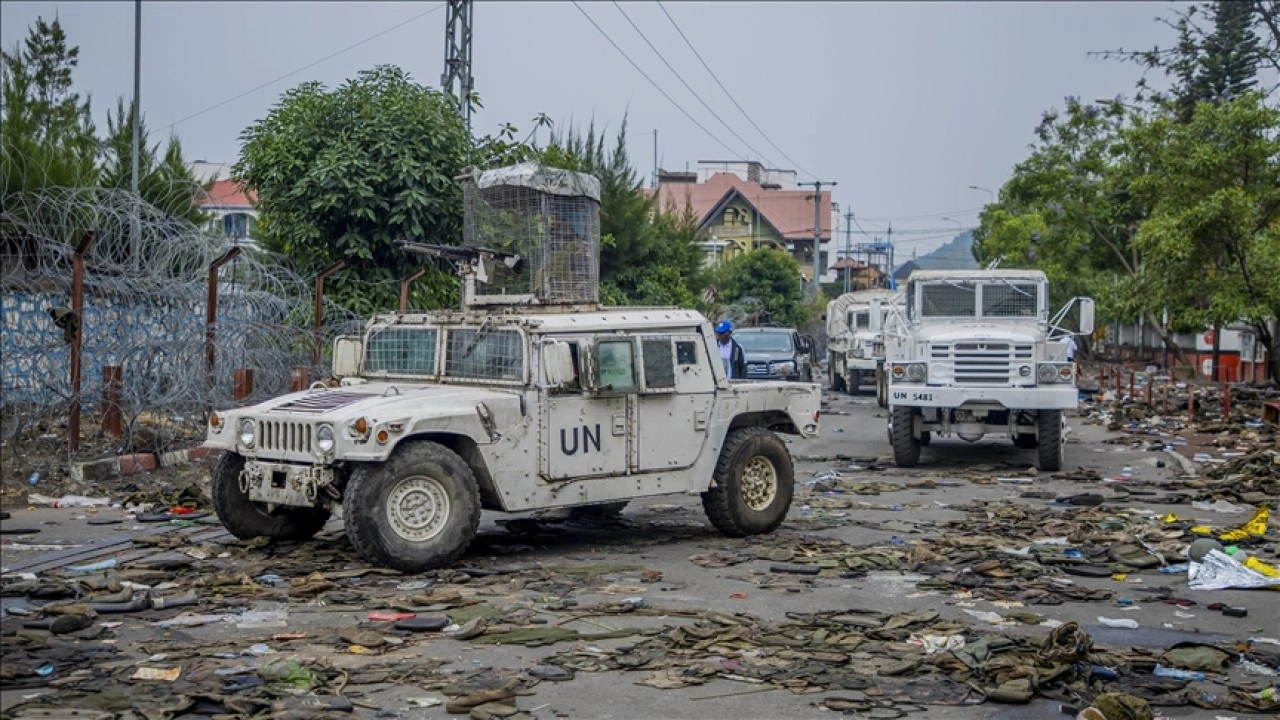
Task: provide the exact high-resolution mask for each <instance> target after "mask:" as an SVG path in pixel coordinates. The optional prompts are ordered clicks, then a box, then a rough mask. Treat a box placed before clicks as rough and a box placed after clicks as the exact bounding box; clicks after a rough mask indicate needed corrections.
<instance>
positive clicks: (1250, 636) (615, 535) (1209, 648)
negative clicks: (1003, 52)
mask: <svg viewBox="0 0 1280 720" xmlns="http://www.w3.org/2000/svg"><path fill="white" fill-rule="evenodd" d="M825 397H826V398H827V399H826V407H825V408H824V415H823V418H822V436H821V437H820V438H817V439H813V440H794V439H788V441H787V442H788V445H789V447H790V448H791V450H792V453H793V456H795V457H796V459H797V472H796V481H797V493H796V499H795V502H794V504H793V508H792V512H791V516H790V517H789V519H788V521H787V522H786V523H784V525H783V526H782V528H781V529H779V531H777V532H775V533H773V534H771V535H768V536H761V537H755V538H746V539H733V538H726V537H724V536H721V535H719V534H718V533H717V532H715V531H714V530H713V529H712V528H711V526H710V524H709V523H708V521H707V520H706V518H705V516H704V514H703V512H702V507H701V504H700V502H699V500H698V498H697V497H674V498H670V497H668V498H657V499H653V500H648V501H642V502H635V503H632V504H631V505H630V506H628V508H627V509H626V511H625V512H624V514H623V515H622V517H621V518H619V519H616V520H590V521H588V520H574V519H567V520H566V519H563V518H557V517H553V516H538V515H536V514H535V515H529V514H524V515H517V516H504V515H501V514H495V513H486V514H485V516H484V518H483V522H482V526H481V534H480V536H479V537H478V538H477V540H476V542H475V543H474V544H473V546H472V548H471V550H470V551H469V552H468V553H467V555H466V556H464V558H463V559H462V560H461V561H460V562H459V563H457V564H456V565H455V566H453V567H451V568H448V569H444V570H440V571H435V572H431V573H424V574H422V575H417V576H405V575H402V574H400V573H397V572H393V571H387V570H385V569H381V568H376V567H371V566H369V565H368V564H367V563H364V562H363V561H362V560H361V559H360V558H359V557H358V556H357V555H356V554H355V552H354V551H353V550H352V549H351V547H350V545H349V544H348V543H347V542H346V540H345V537H344V536H343V534H342V530H341V524H340V522H338V521H331V523H330V524H329V526H328V527H327V528H326V530H325V531H324V532H322V533H321V535H320V536H319V537H317V538H316V539H315V540H312V541H310V542H307V543H302V544H278V545H269V544H266V543H262V542H240V541H236V540H235V539H234V538H232V537H230V536H229V535H227V534H226V533H225V532H223V531H222V530H221V528H220V527H219V526H218V525H217V523H216V519H214V518H213V517H212V516H204V517H200V515H199V512H197V513H196V514H194V515H187V516H178V517H175V518H173V519H171V520H169V521H167V522H147V523H142V522H138V518H139V516H138V515H129V514H127V513H126V512H125V509H124V508H110V507H105V508H104V507H95V508H66V507H64V508H39V509H26V508H22V507H13V508H6V510H9V511H10V512H12V513H13V515H12V517H10V518H8V519H6V520H3V521H2V523H0V527H2V528H4V530H5V534H4V535H3V537H2V538H0V539H2V540H3V541H4V543H5V544H4V545H3V559H2V562H0V564H2V565H3V566H4V568H5V579H4V583H3V588H4V592H3V599H2V602H3V608H4V611H5V612H4V616H3V619H2V621H0V628H2V630H3V637H2V638H0V650H2V653H3V654H2V655H0V660H2V662H0V668H2V669H0V681H2V688H0V712H2V713H3V715H4V716H5V717H60V716H59V715H56V714H50V712H45V714H39V713H38V712H37V710H39V709H40V708H45V709H48V708H58V709H60V710H67V709H80V710H82V711H84V713H83V714H80V715H78V717H103V718H109V717H122V718H123V717H139V718H142V717H145V718H216V717H249V716H257V717H278V718H286V717H345V718H349V717H369V718H372V717H387V718H442V717H468V716H469V717H477V718H483V717H506V716H513V715H512V714H513V713H516V712H518V713H520V714H518V715H514V716H515V717H538V718H552V717H567V718H699V719H700V720H701V719H706V718H721V717H724V718H728V717H734V718H747V717H760V718H765V717H769V718H772V717H782V716H792V717H795V716H799V717H807V716H818V715H820V714H828V713H833V712H835V713H849V714H851V716H854V717H920V718H926V717H940V716H945V717H949V718H1037V717H1046V718H1048V717H1068V716H1071V717H1074V716H1075V710H1072V708H1077V709H1078V708H1083V707H1085V706H1086V705H1088V703H1089V702H1090V701H1092V700H1094V698H1095V697H1097V696H1099V695H1100V694H1102V693H1106V692H1118V693H1123V694H1124V695H1125V696H1128V697H1140V698H1144V699H1146V700H1147V701H1149V702H1150V704H1151V706H1153V707H1154V709H1155V712H1156V713H1157V714H1159V715H1164V716H1167V717H1174V718H1182V717H1217V716H1223V717H1237V718H1260V717H1269V716H1271V715H1272V714H1274V713H1275V712H1276V709H1277V705H1276V702H1275V700H1274V698H1272V697H1269V696H1268V695H1267V689H1268V688H1270V687H1271V686H1272V685H1275V684H1276V682H1277V678H1276V676H1275V674H1274V673H1275V670H1276V668H1277V666H1280V641H1278V640H1277V638H1280V593H1277V592H1275V591H1273V590H1266V589H1251V590H1239V589H1219V590H1193V589H1190V587H1189V585H1188V576H1187V571H1186V569H1185V568H1181V567H1179V566H1181V565H1183V564H1184V563H1185V562H1186V559H1185V557H1183V552H1184V551H1185V548H1186V547H1187V545H1188V543H1189V542H1190V541H1191V540H1193V539H1195V538H1196V537H1199V535H1197V534H1196V532H1194V531H1193V528H1196V529H1199V530H1200V531H1201V532H1204V531H1206V530H1207V531H1208V532H1211V533H1212V534H1213V535H1218V534H1221V533H1222V532H1223V531H1230V530H1233V529H1237V528H1242V527H1246V526H1247V523H1248V521H1249V520H1250V519H1251V518H1252V517H1253V516H1254V514H1255V512H1256V511H1257V508H1258V507H1265V506H1266V503H1265V502H1263V503H1259V504H1253V503H1250V502H1246V500H1257V499H1258V497H1257V495H1256V493H1258V492H1263V494H1264V496H1265V495H1266V492H1267V491H1269V490H1270V488H1272V487H1274V486H1273V485H1267V484H1265V481H1266V477H1269V476H1264V475H1262V474H1261V473H1269V472H1271V469H1270V467H1269V466H1268V465H1266V464H1265V463H1269V462H1271V461H1272V456H1271V455H1267V454H1266V453H1268V452H1272V453H1273V452H1274V448H1275V444H1274V439H1271V440H1270V441H1269V442H1268V440H1267V436H1266V435H1265V431H1262V432H1261V433H1260V432H1259V431H1257V429H1251V430H1253V431H1254V435H1253V436H1251V439H1249V440H1248V442H1249V443H1250V447H1249V454H1248V456H1250V457H1252V456H1256V458H1255V460H1254V462H1253V464H1252V465H1250V466H1248V468H1245V469H1243V470H1242V471H1241V473H1237V475H1242V474H1243V473H1244V472H1245V470H1247V472H1248V473H1250V474H1249V476H1248V478H1247V479H1241V478H1240V477H1236V476H1232V478H1233V479H1231V480H1229V481H1227V482H1224V481H1222V480H1215V479H1213V478H1204V477H1200V478H1197V479H1194V480H1188V479H1187V478H1184V477H1183V475H1184V474H1185V473H1186V470H1187V469H1188V468H1192V469H1199V470H1200V472H1197V475H1204V474H1205V473H1206V472H1208V470H1210V469H1212V468H1213V467H1215V466H1225V465H1227V464H1228V463H1230V462H1232V461H1236V460H1237V459H1238V458H1241V457H1246V456H1245V455H1241V456H1232V457H1229V458H1221V460H1223V461H1225V462H1220V463H1208V462H1205V463H1197V462H1196V461H1192V460H1188V461H1187V462H1182V461H1178V460H1176V459H1175V458H1174V457H1173V455H1172V453H1171V452H1169V451H1168V450H1166V449H1165V447H1166V443H1164V442H1156V441H1157V440H1160V439H1161V438H1159V437H1158V436H1156V435H1151V434H1148V433H1147V431H1148V430H1151V429H1153V428H1154V426H1150V425H1149V426H1145V427H1144V426H1141V423H1140V422H1139V421H1138V420H1133V419H1130V418H1128V417H1125V418H1124V422H1123V423H1121V422H1119V421H1118V420H1117V419H1116V417H1115V416H1117V415H1118V413H1115V412H1114V411H1112V412H1111V414H1109V415H1107V414H1100V413H1099V412H1095V411H1090V412H1088V413H1086V415H1087V417H1077V418H1072V419H1071V433H1070V434H1069V435H1068V442H1067V446H1066V460H1067V461H1066V463H1065V465H1064V468H1065V469H1066V471H1065V472H1063V473H1058V474H1055V475H1053V476H1050V475H1047V474H1037V473H1035V471H1034V470H1032V469H1031V467H1032V465H1033V461H1034V451H1028V450H1020V449H1017V448H1015V447H1014V446H1013V445H1012V444H1011V443H1009V442H1008V441H1007V440H998V439H987V440H984V441H981V442H979V443H975V444H970V443H965V442H963V441H960V440H955V439H953V440H935V441H934V442H933V443H932V444H931V445H930V446H929V447H927V448H925V449H924V451H923V454H922V458H921V465H920V467H919V468H916V469H913V470H911V471H903V470H899V469H897V468H895V467H893V465H892V463H891V462H889V457H890V453H889V448H888V445H887V441H886V437H885V422H886V421H885V418H884V411H883V410H882V409H880V408H878V407H876V405H875V402H874V399H873V398H871V397H870V396H859V397H853V398H851V397H849V396H847V395H830V394H829V395H827V396H825ZM1132 423H1139V425H1137V426H1132V427H1131V424H1132ZM1170 447H1172V449H1173V450H1174V451H1175V452H1176V451H1177V449H1178V447H1177V446H1173V445H1170ZM1242 452H1243V451H1242ZM1259 453H1261V454H1259ZM1246 485H1248V486H1249V487H1253V488H1255V489H1253V490H1245V492H1253V493H1255V494H1254V495H1249V496H1243V495H1242V492H1241V491H1240V488H1243V487H1245V486H1246ZM1269 501H1270V502H1271V503H1272V505H1274V503H1275V502H1276V497H1275V494H1274V492H1271V493H1270V495H1269ZM1193 503H1194V504H1193ZM196 509H197V511H199V510H202V509H207V508H199V507H197V508H196ZM149 519H151V520H156V518H149ZM113 520H119V521H120V522H119V523H118V524H100V523H105V522H109V521H113ZM1265 524H1266V521H1265V520H1264V521H1263V526H1264V527H1265ZM1272 525H1273V526H1274V522H1272ZM23 529H33V530H39V532H37V533H28V534H22V533H15V532H11V531H12V530H23ZM1242 532H1244V531H1242ZM1241 538H1242V539H1241V540H1239V541H1237V542H1223V543H1221V546H1222V547H1223V548H1224V549H1230V548H1231V547H1235V548H1237V550H1236V553H1235V554H1234V555H1230V556H1227V557H1228V560H1227V561H1224V562H1231V561H1235V562H1237V564H1238V563H1239V562H1240V561H1243V560H1244V559H1245V558H1247V557H1250V556H1252V557H1255V558H1256V560H1257V561H1260V562H1261V563H1264V565H1263V566H1262V567H1264V568H1267V567H1274V566H1275V564H1276V557H1277V553H1276V549H1277V548H1276V544H1277V535H1276V532H1275V530H1274V529H1272V530H1270V531H1269V532H1267V533H1266V534H1264V535H1261V536H1257V535H1256V534H1255V535H1250V534H1249V533H1248V532H1244V534H1243V535H1242V536H1241ZM108 565H109V567H107V566H108ZM148 598H150V602H148V601H147V599H148ZM157 599H159V602H158V603H157V602H156V600H157ZM157 604H160V605H163V606H164V607H161V608H157V607H155V606H156V605H157ZM147 606H149V607H150V609H141V608H145V607H147ZM1241 615H1243V616H1241ZM409 616H412V617H409ZM59 618H69V619H62V620H60V621H59ZM82 618H83V619H82ZM54 621H59V622H60V624H55V622H54ZM415 624H417V625H418V626H417V627H414V625H415ZM1157 668H1160V672H1161V673H1162V674H1163V673H1164V671H1166V670H1171V671H1172V672H1173V674H1179V671H1181V672H1192V673H1194V672H1201V673H1203V675H1204V677H1205V680H1203V681H1201V680H1186V679H1182V678H1177V677H1160V676H1157V675H1156V674H1155V671H1156V669H1157ZM1267 673H1271V674H1267ZM1064 708H1065V709H1064ZM450 711H452V712H450ZM1121 712H1122V711H1121V710H1113V711H1112V715H1115V717H1111V715H1106V716H1105V717H1108V718H1110V720H1117V719H1118V718H1120V717H1128V716H1127V715H1123V714H1120V713H1121ZM1064 713H1067V714H1064ZM65 716H68V717H69V715H65ZM1132 717H1135V718H1136V717H1143V716H1142V715H1140V714H1135V715H1132ZM1146 717H1149V716H1146Z"/></svg>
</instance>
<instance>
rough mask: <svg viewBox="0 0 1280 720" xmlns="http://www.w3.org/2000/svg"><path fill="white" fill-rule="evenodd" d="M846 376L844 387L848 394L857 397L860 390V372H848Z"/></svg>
mask: <svg viewBox="0 0 1280 720" xmlns="http://www.w3.org/2000/svg"><path fill="white" fill-rule="evenodd" d="M848 376H849V379H848V380H847V381H845V385H847V386H848V388H849V394H850V395H857V394H858V391H859V390H861V389H862V371H861V370H850V371H849V372H848Z"/></svg>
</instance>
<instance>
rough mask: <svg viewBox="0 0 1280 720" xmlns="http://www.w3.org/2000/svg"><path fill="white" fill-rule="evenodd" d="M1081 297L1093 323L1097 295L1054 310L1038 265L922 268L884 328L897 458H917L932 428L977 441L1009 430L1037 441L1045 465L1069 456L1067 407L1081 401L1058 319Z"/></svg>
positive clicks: (1084, 329)
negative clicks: (1032, 267) (1065, 450)
mask: <svg viewBox="0 0 1280 720" xmlns="http://www.w3.org/2000/svg"><path fill="white" fill-rule="evenodd" d="M1076 306H1078V309H1079V332H1080V333H1086V334H1087V333H1090V332H1092V331H1093V315H1094V306H1093V301H1092V300H1090V299H1088V298H1074V299H1072V300H1071V301H1070V302H1069V303H1067V304H1066V305H1065V306H1064V307H1063V308H1062V309H1061V310H1060V311H1059V312H1058V313H1056V314H1055V315H1053V316H1052V317H1050V314H1049V284H1048V280H1047V279H1046V277H1045V275H1044V273H1043V272H1040V271H1038V270H1014V269H989V270H959V271H949V270H947V271H941V270H939V271H917V272H914V273H912V274H911V276H910V277H909V278H908V281H907V286H906V290H905V297H904V299H903V304H902V307H901V308H900V309H898V310H895V311H894V312H892V313H891V315H890V318H889V321H888V324H887V326H886V329H885V347H886V354H887V357H886V363H887V365H888V370H889V372H888V378H889V386H888V391H889V392H888V395H889V427H888V431H889V442H890V443H891V445H892V446H893V457H894V461H895V462H896V464H897V465H898V466H899V467H914V466H915V465H916V464H918V463H919V461H920V452H921V448H922V447H924V446H927V445H929V443H930V442H931V439H932V437H933V436H935V435H937V436H944V437H945V436H950V435H952V434H954V435H956V436H958V437H959V438H960V439H961V440H965V441H967V442H975V441H977V440H980V439H981V438H982V437H984V436H985V435H988V434H991V433H1006V434H1007V435H1008V437H1009V438H1010V439H1011V440H1012V441H1013V442H1014V444H1015V445H1017V446H1018V447H1021V448H1027V449H1034V450H1036V453H1037V461H1038V462H1037V464H1038V467H1039V468H1040V469H1041V470H1045V471H1056V470H1059V469H1060V468H1061V466H1062V462H1063V432H1064V427H1065V416H1064V412H1065V411H1066V410H1070V409H1072V408H1075V407H1076V405H1077V399H1078V391H1077V389H1076V384H1075V379H1076V375H1075V366H1074V365H1073V364H1072V363H1071V362H1068V361H1067V357H1066V353H1067V346H1066V345H1065V344H1063V343H1061V342H1059V341H1060V340H1061V339H1063V338H1065V337H1067V336H1068V335H1070V334H1071V333H1070V332H1069V331H1067V330H1066V329H1064V328H1063V327H1061V323H1062V322H1063V319H1064V318H1065V317H1067V315H1068V314H1069V311H1070V310H1071V309H1072V308H1073V307H1076Z"/></svg>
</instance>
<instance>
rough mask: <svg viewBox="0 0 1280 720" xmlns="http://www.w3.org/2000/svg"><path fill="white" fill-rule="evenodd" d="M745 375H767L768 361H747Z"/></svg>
mask: <svg viewBox="0 0 1280 720" xmlns="http://www.w3.org/2000/svg"><path fill="white" fill-rule="evenodd" d="M747 377H769V363H747Z"/></svg>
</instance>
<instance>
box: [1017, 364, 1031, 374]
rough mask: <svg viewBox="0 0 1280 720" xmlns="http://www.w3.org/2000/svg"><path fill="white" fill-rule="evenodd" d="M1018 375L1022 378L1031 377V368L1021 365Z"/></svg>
mask: <svg viewBox="0 0 1280 720" xmlns="http://www.w3.org/2000/svg"><path fill="white" fill-rule="evenodd" d="M1018 374H1019V375H1021V376H1022V377H1031V366H1030V365H1023V366H1022V367H1020V368H1018Z"/></svg>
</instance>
